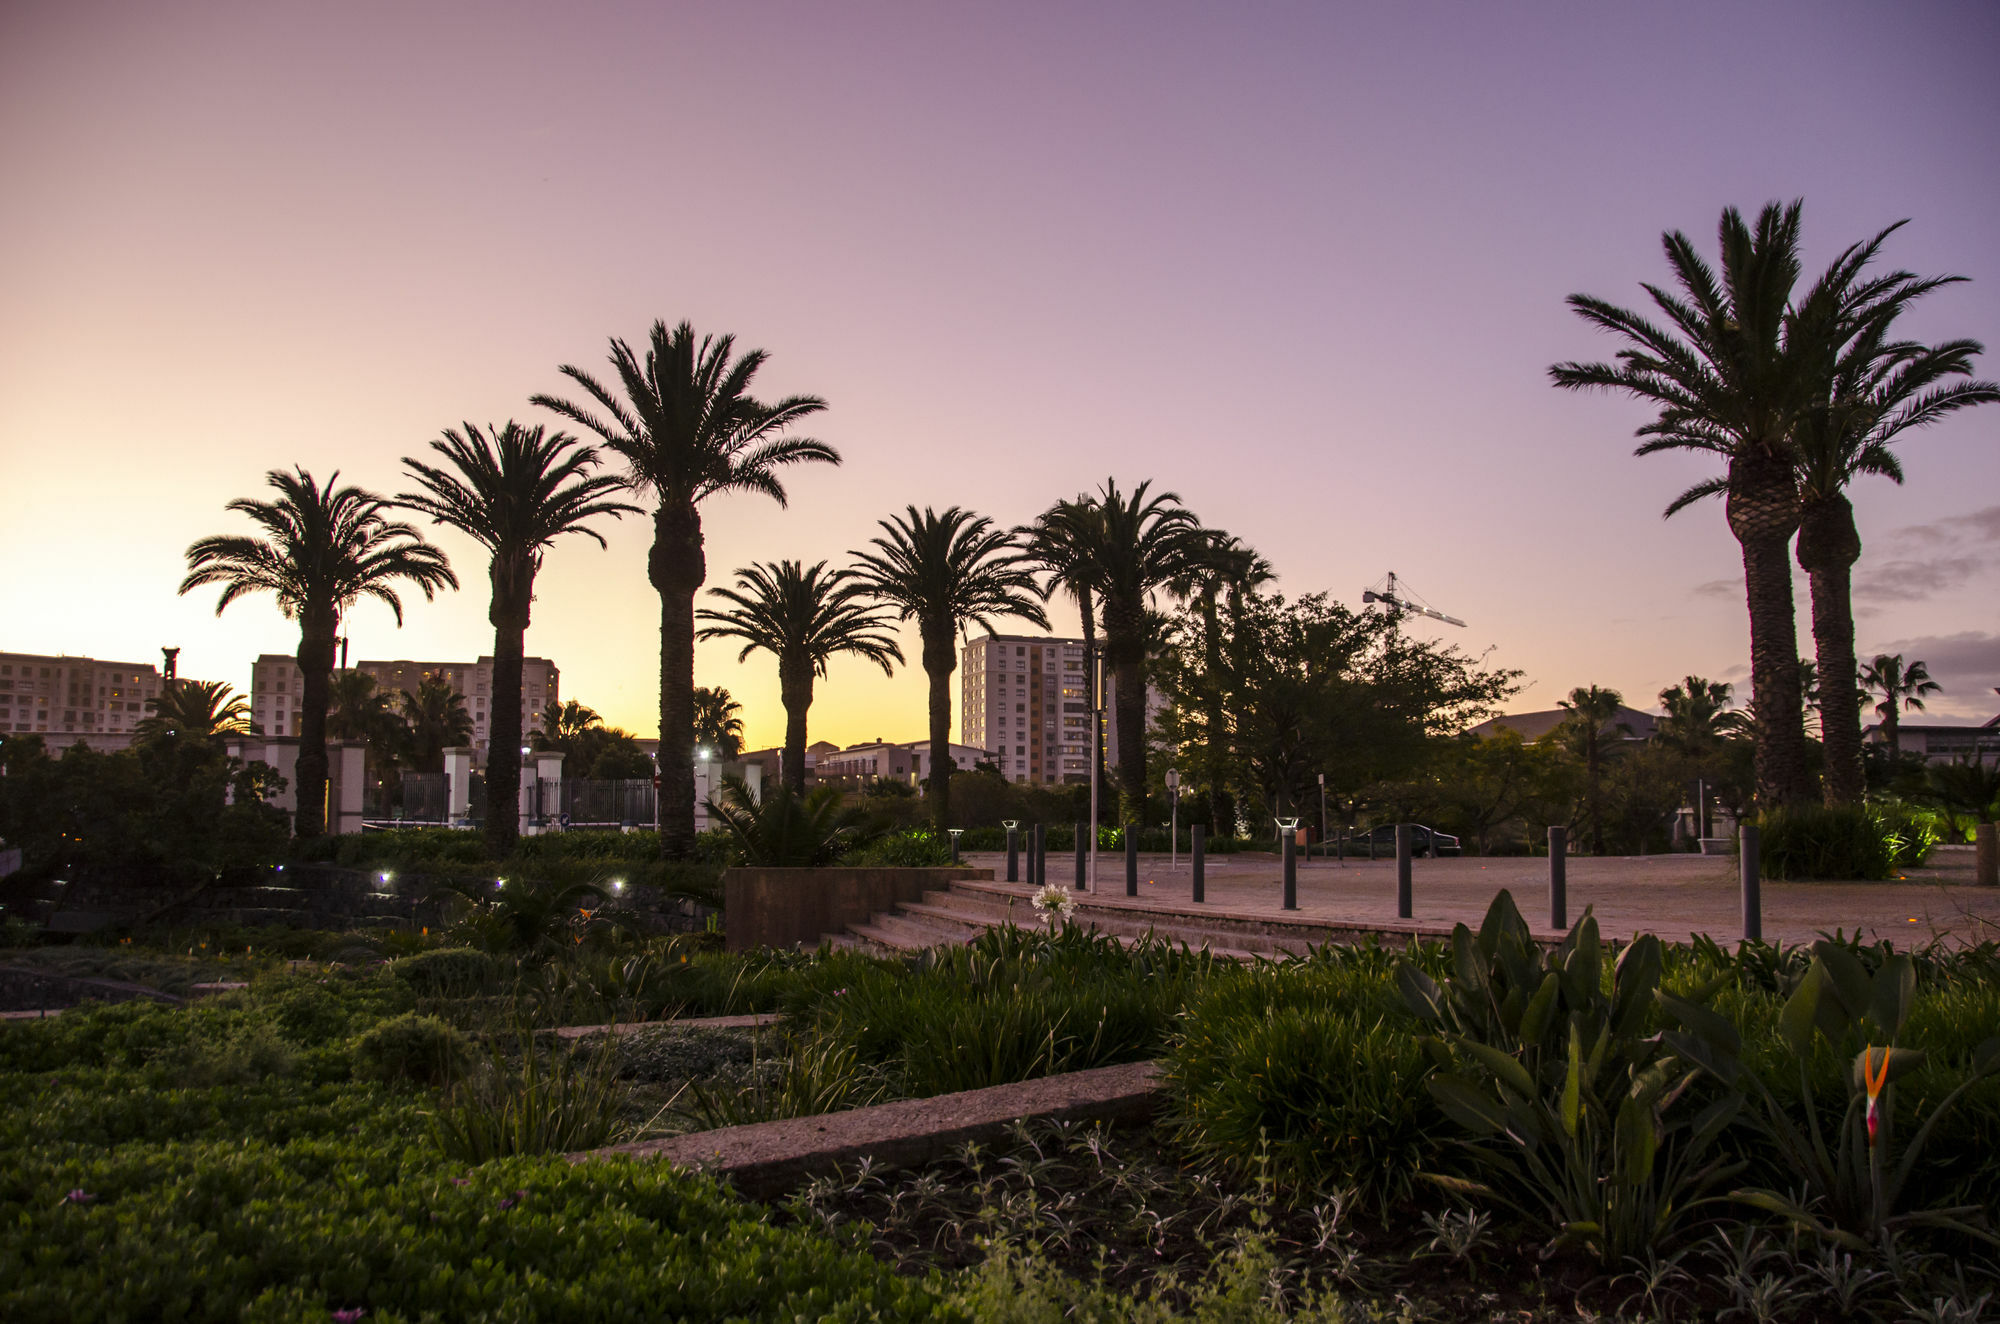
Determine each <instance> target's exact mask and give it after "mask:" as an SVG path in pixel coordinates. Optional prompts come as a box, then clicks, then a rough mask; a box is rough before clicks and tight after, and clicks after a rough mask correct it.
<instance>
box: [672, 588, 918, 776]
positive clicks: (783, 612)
mask: <svg viewBox="0 0 2000 1324" xmlns="http://www.w3.org/2000/svg"><path fill="white" fill-rule="evenodd" d="M709 595H710V596H711V597H718V598H721V599H722V600H723V601H725V602H728V603H730V604H732V605H731V606H730V608H729V609H728V610H726V611H712V610H709V609H707V608H704V609H703V610H702V611H701V612H700V613H699V614H698V618H699V619H700V620H703V621H707V622H709V624H707V625H706V626H704V627H703V628H702V629H700V630H699V631H697V632H696V634H695V638H697V639H741V640H742V641H743V649H742V651H741V652H739V653H738V654H737V655H736V660H737V661H738V662H742V661H743V660H744V659H746V658H748V657H749V656H750V654H751V653H753V652H755V651H756V650H758V649H760V648H761V649H763V650H764V651H765V652H767V653H769V654H771V655H772V656H773V657H775V658H777V659H778V694H779V697H780V699H781V700H782V701H783V703H784V705H785V750H784V781H785V785H786V786H789V787H790V788H791V790H792V793H793V794H794V795H803V794H804V793H805V789H806V713H807V711H808V710H809V709H810V708H811V707H812V701H813V682H814V681H815V680H819V679H823V678H824V677H825V676H826V666H827V663H828V662H829V661H831V660H832V659H833V658H835V657H837V656H838V655H840V654H842V653H852V654H854V655H855V656H857V657H863V658H866V659H867V660H868V661H870V662H873V663H875V664H876V665H877V666H879V667H881V668H882V674H883V675H885V676H889V675H894V674H895V670H894V664H895V663H897V662H901V661H902V660H903V650H902V649H900V648H898V647H897V646H896V641H895V640H894V639H893V638H891V637H890V636H889V635H887V634H884V633H883V630H884V629H885V628H886V627H887V626H888V618H887V617H885V616H883V615H882V614H881V612H880V611H878V610H876V609H874V608H871V607H870V606H869V605H868V599H869V598H870V596H871V591H870V589H869V588H868V586H867V584H866V583H865V582H864V581H863V580H862V578H861V577H860V576H859V575H858V574H856V573H855V572H853V571H851V570H828V569H827V567H826V562H824V561H821V562H820V563H819V564H818V565H815V566H812V567H811V568H810V569H808V568H806V567H803V566H801V565H800V564H799V563H798V562H797V561H779V562H776V563H775V564H769V565H765V564H759V565H752V566H747V567H745V568H743V569H741V570H738V571H737V572H736V587H735V588H712V589H710V590H709Z"/></svg>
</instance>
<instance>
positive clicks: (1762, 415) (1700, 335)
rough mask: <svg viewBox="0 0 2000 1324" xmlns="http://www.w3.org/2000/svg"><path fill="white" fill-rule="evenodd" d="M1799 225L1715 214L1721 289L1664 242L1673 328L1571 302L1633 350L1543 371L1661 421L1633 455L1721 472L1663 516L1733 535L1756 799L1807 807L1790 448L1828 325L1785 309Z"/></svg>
mask: <svg viewBox="0 0 2000 1324" xmlns="http://www.w3.org/2000/svg"><path fill="white" fill-rule="evenodd" d="M1799 212H1800V204H1799V203H1796V202H1795V203H1793V204H1792V205H1790V206H1789V207H1780V206H1779V205H1778V204H1776V203H1772V204H1770V205H1769V206H1767V207H1765V208H1764V210H1763V212H1762V214H1761V215H1760V216H1759V217H1758V219H1757V228H1756V230H1755V232H1754V233H1753V232H1752V231H1751V230H1750V228H1749V227H1748V226H1746V225H1745V224H1744V221H1743V217H1742V216H1741V215H1740V214H1739V213H1738V212H1737V210H1736V209H1735V208H1734V207H1731V208H1728V209H1726V210H1724V212H1723V213H1722V220H1721V223H1720V226H1719V241H1720V247H1721V253H1722V273H1721V277H1720V279H1719V280H1718V278H1717V276H1716V274H1715V272H1714V271H1712V270H1711V269H1710V267H1709V266H1708V264H1707V263H1705V262H1704V261H1703V260H1702V259H1701V257H1700V256H1699V255H1697V254H1696V252H1695V248H1694V244H1693V243H1692V242H1691V241H1690V240H1689V239H1688V238H1687V236H1686V235H1683V234H1681V233H1680V232H1678V231H1675V232H1672V233H1669V234H1667V235H1666V236H1664V238H1663V243H1664V245H1665V248H1666V256H1667V264H1668V266H1669V267H1670V268H1671V269H1672V271H1673V275H1674V280H1675V283H1676V284H1677V285H1678V286H1679V287H1680V292H1679V293H1678V294H1675V293H1670V292H1669V291H1668V290H1666V289H1665V288H1662V287H1660V286H1656V285H1650V284H1649V285H1646V286H1645V287H1644V288H1645V290H1646V292H1647V293H1648V294H1649V295H1651V296H1652V299H1653V302H1654V304H1655V305H1657V307H1658V308H1659V310H1660V311H1661V312H1663V313H1664V314H1665V315H1666V319H1667V322H1668V324H1669V325H1668V326H1666V327H1661V326H1656V325H1654V324H1653V323H1651V322H1650V321H1648V320H1647V319H1646V318H1645V317H1644V316H1642V315H1640V314H1638V313H1634V312H1629V311H1627V310H1626V309H1623V308H1619V307H1616V306H1614V305H1612V304H1610V303H1606V302H1605V301H1603V300H1601V299H1594V298H1591V297H1590V296H1588V295H1582V294H1573V295H1571V296H1570V298H1569V305H1570V307H1571V308H1572V309H1574V310H1575V311H1576V312H1577V313H1578V314H1579V315H1580V316H1582V317H1583V318H1584V319H1585V320H1586V321H1588V322H1590V323H1592V324H1593V325H1595V326H1597V327H1600V328H1602V329H1603V330H1606V331H1610V332H1612V333H1613V334H1615V335H1618V336H1622V337H1624V338H1625V339H1626V340H1627V341H1628V342H1630V347H1629V348H1626V349H1623V350H1620V351H1619V353H1618V356H1617V360H1618V361H1617V362H1616V363H1615V364H1614V363H1576V362H1571V363H1558V364H1556V365H1555V366H1554V367H1552V368H1550V369H1549V373H1550V376H1551V378H1552V379H1553V381H1554V383H1555V384H1556V385H1557V386H1559V387H1564V388H1567V389H1571V390H1585V389H1604V390H1617V391H1623V392H1625V393H1627V394H1630V395H1633V396H1637V397H1638V398H1640V399H1642V400H1645V401H1647V402H1648V403H1650V404H1654V405H1657V406H1658V408H1659V413H1658V416H1657V417H1656V418H1655V419H1654V420H1653V421H1652V422H1650V423H1648V424H1646V425H1645V426H1643V427H1641V428H1640V429H1639V430H1638V434H1637V435H1638V436H1639V437H1640V438H1641V439H1642V441H1641V444H1640V446H1639V448H1638V451H1637V454H1640V455H1651V454H1653V453H1654V452H1656V451H1664V450H1698V451H1706V452H1709V453H1711V454H1714V455H1716V456H1719V457H1720V458H1721V459H1722V460H1723V462H1724V466H1725V467H1724V472H1723V473H1722V474H1721V475H1720V476H1717V477H1714V478H1709V479H1706V480H1704V481H1702V482H1700V483H1697V484H1695V485H1694V486H1693V487H1691V488H1689V489H1688V490H1687V491H1685V492H1683V493H1681V495H1680V496H1678V497H1676V498H1675V499H1674V500H1673V502H1672V503H1671V504H1670V505H1669V506H1668V507H1667V509H1666V513H1667V515H1669V516H1671V515H1673V514H1674V513H1675V512H1677V511H1679V510H1681V509H1682V508H1684V507H1686V506H1688V505H1690V504H1692V503H1693V502H1695V501H1698V500H1700V499H1701V498H1703V497H1707V496H1721V497H1723V498H1724V499H1725V503H1726V509H1727V511H1728V518H1729V529H1730V532H1731V533H1732V534H1734V535H1735V537H1736V540H1737V542H1738V543H1739V544H1741V546H1742V552H1743V576H1744V585H1745V593H1746V595H1747V600H1748V607H1749V615H1750V676H1751V690H1752V694H1753V696H1754V699H1755V704H1754V711H1755V713H1756V721H1757V727H1758V731H1757V795H1758V798H1759V799H1760V800H1762V801H1763V802H1764V803H1765V804H1767V805H1772V806H1775V805H1780V804H1786V803H1790V802H1793V801H1797V800H1803V799H1804V798H1806V797H1807V796H1808V795H1809V794H1810V793H1811V790H1812V782H1811V773H1810V769H1809V767H1808V763H1807V757H1806V739H1805V729H1804V726H1803V724H1802V722H1801V720H1800V717H1799V713H1800V698H1799V692H1798V684H1799V674H1798V665H1797V659H1798V643H1797V637H1796V630H1797V625H1796V618H1795V613H1794V609H1793V604H1792V576H1791V555H1790V552H1791V538H1792V535H1793V533H1795V532H1796V531H1797V530H1798V527H1799V518H1800V506H1799V500H1800V499H1799V482H1798V474H1797V469H1796V465H1795V463H1794V456H1793V450H1792V445H1791V437H1792V432H1793V429H1794V428H1795V426H1796V425H1797V423H1798V421H1799V419H1800V418H1801V417H1802V416H1803V415H1804V413H1805V412H1806V411H1807V409H1808V408H1810V406H1811V404H1812V400H1813V390H1814V382H1813V378H1814V375H1815V365H1816V363H1817V362H1819V361H1821V360H1822V359H1823V355H1819V354H1818V353H1817V349H1816V347H1815V346H1813V345H1811V344H1809V343H1806V342H1807V341H1808V340H1809V339H1810V332H1811V331H1812V330H1814V329H1819V328H1822V327H1823V326H1824V322H1823V320H1820V319H1801V318H1799V317H1796V316H1795V309H1794V308H1793V306H1792V290H1793V287H1794V286H1795V285H1796V284H1797V282H1798V278H1799V272H1800V262H1799ZM1829 274H1830V275H1831V274H1832V273H1829ZM1825 285H1826V282H1824V281H1823V282H1822V285H1821V290H1822V291H1823V290H1824V288H1825ZM1802 326H1803V327H1805V328H1807V332H1806V333H1805V334H1802V333H1801V327H1802Z"/></svg>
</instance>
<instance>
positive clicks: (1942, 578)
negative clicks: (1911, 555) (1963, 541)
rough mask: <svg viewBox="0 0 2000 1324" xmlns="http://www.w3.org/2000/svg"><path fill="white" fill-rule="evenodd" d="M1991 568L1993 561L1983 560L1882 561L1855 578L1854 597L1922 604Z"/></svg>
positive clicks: (1947, 558) (1953, 557)
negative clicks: (1926, 599) (1924, 600)
mask: <svg viewBox="0 0 2000 1324" xmlns="http://www.w3.org/2000/svg"><path fill="white" fill-rule="evenodd" d="M1992 564H1993V561H1992V558H1990V557H1983V556H1939V557H1933V558H1931V559H1929V560H1911V561H1885V562H1884V563H1882V564H1881V565H1877V566H1871V567H1869V568H1867V569H1865V570H1863V571H1862V572H1861V573H1860V574H1859V575H1857V576H1856V577H1855V583H1854V596H1855V597H1857V598H1862V599H1872V600H1873V601H1876V602H1921V601H1922V600H1923V599H1925V598H1928V597H1930V596H1931V595H1932V594H1933V593H1942V592H1944V591H1946V590H1947V589H1954V588H1957V587H1958V586H1959V585H1960V584H1963V583H1965V582H1966V581H1967V580H1969V579H1971V578H1972V577H1973V576H1974V575H1977V574H1978V573H1979V572H1980V571H1982V570H1984V569H1986V568H1987V567H1988V566H1990V565H1992Z"/></svg>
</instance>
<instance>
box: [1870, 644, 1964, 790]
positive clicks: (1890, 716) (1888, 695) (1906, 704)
mask: <svg viewBox="0 0 2000 1324" xmlns="http://www.w3.org/2000/svg"><path fill="white" fill-rule="evenodd" d="M1861 688H1862V692H1863V693H1864V694H1869V693H1873V694H1880V695H1881V696H1882V701H1881V702H1880V703H1878V704H1876V705H1875V715H1876V716H1877V717H1879V718H1881V719H1882V737H1883V739H1885V740H1887V741H1888V742H1889V763H1890V766H1892V767H1893V766H1894V765H1895V764H1896V763H1897V762H1898V761H1900V760H1901V759H1902V757H1903V738H1902V714H1903V713H1904V712H1912V713H1920V712H1922V711H1924V698H1925V696H1927V695H1931V694H1942V693H1943V692H1944V686H1942V685H1940V684H1938V683H1937V682H1936V681H1934V680H1932V679H1931V671H1930V668H1929V667H1927V666H1925V665H1924V664H1923V663H1922V662H1921V661H1918V662H1912V663H1910V664H1909V665H1907V666H1905V665H1904V664H1903V655H1902V654H1901V653H1877V654H1876V655H1875V660H1874V661H1873V662H1870V663H1869V664H1868V665H1867V666H1865V667H1863V668H1862V669H1861Z"/></svg>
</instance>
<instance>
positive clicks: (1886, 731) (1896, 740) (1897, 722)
mask: <svg viewBox="0 0 2000 1324" xmlns="http://www.w3.org/2000/svg"><path fill="white" fill-rule="evenodd" d="M1882 734H1883V735H1884V736H1885V737H1887V738H1888V741H1889V766H1890V767H1891V768H1894V767H1895V766H1896V765H1897V764H1899V763H1901V762H1902V761H1903V727H1902V717H1901V715H1900V714H1898V713H1897V711H1896V696H1895V695H1894V694H1891V695H1890V696H1889V712H1888V715H1887V716H1885V717H1884V718H1883V719H1882Z"/></svg>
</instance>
